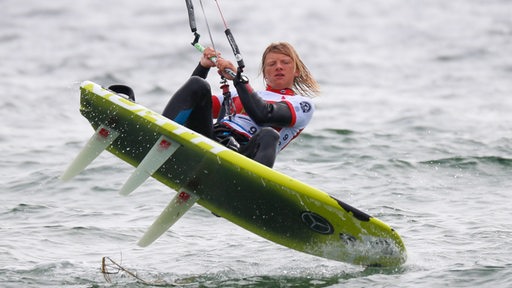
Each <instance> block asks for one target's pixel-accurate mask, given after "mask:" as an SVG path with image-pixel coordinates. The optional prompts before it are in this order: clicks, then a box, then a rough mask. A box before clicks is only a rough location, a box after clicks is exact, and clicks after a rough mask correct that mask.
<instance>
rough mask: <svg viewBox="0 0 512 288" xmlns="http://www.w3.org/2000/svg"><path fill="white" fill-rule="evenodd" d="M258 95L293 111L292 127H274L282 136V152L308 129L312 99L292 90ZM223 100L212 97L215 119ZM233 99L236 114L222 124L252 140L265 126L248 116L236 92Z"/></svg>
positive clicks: (216, 96)
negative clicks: (281, 103) (296, 93)
mask: <svg viewBox="0 0 512 288" xmlns="http://www.w3.org/2000/svg"><path fill="white" fill-rule="evenodd" d="M257 94H258V95H259V96H260V97H261V98H262V99H263V100H265V101H267V102H271V103H273V102H285V103H286V104H288V106H289V107H290V110H291V111H292V114H293V115H292V123H291V125H290V126H286V127H273V128H274V129H276V131H278V132H279V134H280V141H279V145H278V148H277V151H281V150H282V149H284V147H286V145H288V143H290V141H292V140H293V139H295V137H297V136H298V135H299V134H300V132H302V130H303V129H304V128H305V127H306V125H307V124H308V123H309V121H310V120H311V118H312V117H313V113H314V111H315V106H314V105H313V102H312V101H311V99H310V98H308V97H304V96H300V95H295V93H294V92H293V90H291V89H284V90H274V89H272V88H270V87H267V90H266V91H257ZM223 99H224V96H223V95H213V96H212V102H213V103H212V104H213V105H212V114H213V117H214V118H216V117H217V116H218V114H219V111H220V106H221V105H222V101H223ZM231 99H232V100H233V104H234V106H235V108H236V113H235V115H233V116H231V118H229V117H227V116H226V117H225V118H224V119H223V120H222V123H223V124H224V125H226V126H228V127H230V128H231V129H233V130H234V131H235V132H236V133H238V134H241V135H243V136H245V137H247V138H251V137H252V136H253V135H254V134H255V133H256V132H258V131H260V129H261V128H262V127H263V126H259V125H258V124H256V123H255V122H254V121H253V120H252V119H251V117H249V115H247V113H246V112H245V110H244V108H243V106H242V102H241V100H240V98H239V97H238V93H237V92H236V91H231Z"/></svg>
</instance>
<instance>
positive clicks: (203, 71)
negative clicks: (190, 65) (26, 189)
mask: <svg viewBox="0 0 512 288" xmlns="http://www.w3.org/2000/svg"><path fill="white" fill-rule="evenodd" d="M208 72H210V68H207V67H203V65H201V63H199V64H197V67H196V69H194V72H192V76H199V77H201V78H203V79H206V77H207V76H208Z"/></svg>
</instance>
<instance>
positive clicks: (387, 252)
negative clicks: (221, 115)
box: [80, 81, 407, 266]
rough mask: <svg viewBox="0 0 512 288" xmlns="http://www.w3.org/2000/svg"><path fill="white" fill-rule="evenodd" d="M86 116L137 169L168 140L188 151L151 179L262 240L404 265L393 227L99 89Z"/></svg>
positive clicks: (84, 94)
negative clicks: (109, 133) (184, 192)
mask: <svg viewBox="0 0 512 288" xmlns="http://www.w3.org/2000/svg"><path fill="white" fill-rule="evenodd" d="M80 91H81V107H80V112H81V113H82V115H83V116H84V117H86V118H87V119H88V120H89V122H90V123H91V125H92V126H93V127H94V128H95V129H96V128H97V127H99V126H100V125H106V126H108V127H110V128H112V129H114V130H115V131H117V132H119V133H120V135H119V136H118V137H117V138H116V140H115V141H114V142H113V143H112V144H111V145H110V146H109V147H108V148H107V150H108V151H110V152H111V153H113V154H114V155H116V156H117V157H119V158H121V159H122V160H124V161H126V162H128V163H129V164H131V165H133V166H137V165H138V164H139V163H140V162H141V161H142V159H143V158H144V157H145V156H146V154H147V153H148V152H149V150H150V149H151V147H152V146H153V145H154V144H155V142H156V141H157V140H158V139H159V137H160V136H161V135H165V136H166V137H169V139H172V140H173V141H175V142H177V143H179V144H180V145H181V146H180V148H178V149H177V150H176V152H175V153H174V154H172V156H171V157H170V158H169V159H168V160H167V161H166V162H165V163H164V164H163V165H162V166H161V167H160V168H159V169H158V170H157V171H156V172H155V173H154V174H153V175H152V177H154V178H155V179H157V180H158V181H160V182H162V183H163V184H165V185H167V186H169V187H170V188H172V189H175V190H177V189H180V188H183V187H185V188H186V189H188V190H189V191H192V192H193V193H194V194H195V195H197V196H198V197H199V200H198V202H197V203H198V204H200V205H201V206H203V207H205V208H207V209H209V210H210V211H211V212H213V213H214V214H216V215H218V216H221V217H223V218H225V219H227V220H229V221H231V222H233V223H235V224H237V225H239V226H241V227H243V228H245V229H247V230H249V231H251V232H253V233H255V234H257V235H260V236H262V237H264V238H266V239H268V240H270V241H273V242H275V243H278V244H281V245H284V246H286V247H289V248H292V249H295V250H298V251H302V252H305V253H309V254H312V255H316V256H320V257H324V258H328V259H333V260H338V261H343V262H348V263H353V264H361V265H377V266H397V265H400V264H402V263H404V262H405V260H406V258H407V256H406V249H405V246H404V244H403V242H402V239H401V238H400V236H399V235H398V234H397V233H396V232H395V231H394V230H393V229H392V228H390V227H389V226H388V225H387V224H385V223H383V222H382V221H380V220H378V219H376V218H374V217H371V216H369V215H367V214H365V213H363V212H361V211H359V210H357V209H355V208H353V207H351V206H350V205H348V204H346V203H344V202H342V201H340V200H337V199H335V198H333V197H331V196H330V195H328V194H327V193H325V192H323V191H320V190H318V189H316V188H314V187H311V186H309V185H307V184H305V183H302V182H301V181H298V180H296V179H293V178H291V177H289V176H287V175H284V174H282V173H279V172H277V171H275V170H273V169H270V168H268V167H266V166H264V165H261V164H259V163H257V162H255V161H252V160H250V159H248V158H246V157H244V156H242V155H240V154H238V153H236V152H234V151H231V150H229V149H227V148H225V147H224V146H222V145H220V144H218V143H217V142H215V141H213V140H211V139H209V138H206V137H204V136H202V135H200V134H198V133H196V132H194V131H192V130H189V129H187V128H185V127H183V126H181V125H179V124H177V123H175V122H173V121H171V120H169V119H167V118H165V117H163V116H161V115H160V114H158V113H155V112H153V111H151V110H149V109H147V108H145V107H143V106H141V105H139V104H136V103H134V102H132V101H130V100H127V99H125V98H124V97H122V96H120V95H117V94H115V93H113V92H112V91H109V90H107V89H104V88H102V87H101V86H100V85H98V84H95V83H93V82H89V81H85V82H83V83H82V85H81V87H80Z"/></svg>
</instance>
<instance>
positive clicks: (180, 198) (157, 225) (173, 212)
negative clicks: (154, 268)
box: [137, 189, 199, 247]
mask: <svg viewBox="0 0 512 288" xmlns="http://www.w3.org/2000/svg"><path fill="white" fill-rule="evenodd" d="M197 200H199V197H197V196H196V195H194V194H192V193H191V192H189V191H187V190H185V189H181V190H180V192H178V193H177V194H176V196H174V198H173V199H172V200H171V202H169V204H168V205H167V207H165V209H164V211H162V213H161V214H160V216H158V218H157V219H156V220H155V222H153V224H152V225H151V226H150V227H149V229H148V230H147V231H146V233H144V236H142V238H141V239H140V240H139V242H138V243H137V245H139V246H141V247H146V246H149V245H150V244H151V243H153V242H154V241H155V240H156V239H158V237H160V236H162V234H164V232H165V231H167V230H168V229H169V228H170V227H171V226H172V225H173V224H174V223H176V221H178V219H180V218H181V216H183V214H185V213H186V212H187V211H188V210H189V209H190V207H192V205H194V203H196V202H197Z"/></svg>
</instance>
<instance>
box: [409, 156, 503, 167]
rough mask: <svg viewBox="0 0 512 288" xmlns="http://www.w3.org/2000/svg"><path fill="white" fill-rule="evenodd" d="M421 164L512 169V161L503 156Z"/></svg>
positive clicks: (462, 158)
mask: <svg viewBox="0 0 512 288" xmlns="http://www.w3.org/2000/svg"><path fill="white" fill-rule="evenodd" d="M419 163H420V164H425V165H435V166H443V167H449V168H471V167H477V166H478V165H480V164H485V165H492V166H498V167H504V168H508V167H512V159H510V158H504V157H501V156H466V157H462V156H456V157H449V158H442V159H437V160H427V161H421V162H419Z"/></svg>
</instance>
